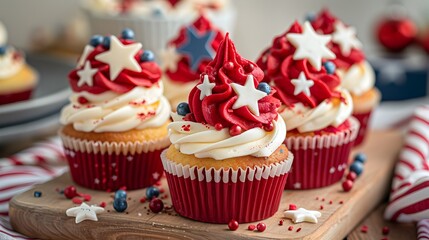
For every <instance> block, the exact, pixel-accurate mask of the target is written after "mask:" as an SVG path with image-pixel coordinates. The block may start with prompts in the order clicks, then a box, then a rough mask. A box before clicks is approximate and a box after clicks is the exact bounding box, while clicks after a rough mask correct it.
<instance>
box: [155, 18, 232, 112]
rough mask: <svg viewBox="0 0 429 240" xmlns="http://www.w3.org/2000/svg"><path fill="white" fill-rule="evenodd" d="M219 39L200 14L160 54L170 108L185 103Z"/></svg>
mask: <svg viewBox="0 0 429 240" xmlns="http://www.w3.org/2000/svg"><path fill="white" fill-rule="evenodd" d="M223 36H224V35H223V34H222V32H221V31H220V30H218V29H217V28H216V27H214V26H213V25H212V24H211V22H210V21H209V20H208V19H207V18H206V17H205V16H204V15H201V16H200V17H199V18H198V19H196V20H195V22H193V23H192V24H190V25H188V26H184V27H182V28H181V29H180V31H179V33H178V36H177V37H175V38H174V39H172V40H171V41H170V42H169V43H168V46H167V48H166V49H165V50H164V51H163V52H162V53H161V62H162V64H163V71H164V73H165V74H164V77H163V82H164V86H165V96H166V97H167V99H168V100H169V101H170V104H171V107H172V108H173V109H176V107H177V105H178V104H179V103H181V102H185V101H186V100H187V98H188V95H189V92H190V91H191V90H192V88H193V87H194V86H195V84H196V83H197V82H198V81H199V79H200V75H201V73H202V72H203V71H204V69H205V67H206V66H207V64H208V63H209V62H210V61H212V60H213V58H214V55H215V53H216V51H217V49H218V47H219V44H220V42H221V41H222V40H223Z"/></svg>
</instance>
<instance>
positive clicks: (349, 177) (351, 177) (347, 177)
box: [346, 172, 357, 182]
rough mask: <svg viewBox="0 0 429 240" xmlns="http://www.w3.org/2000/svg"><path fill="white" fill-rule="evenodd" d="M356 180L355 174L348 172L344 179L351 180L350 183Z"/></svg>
mask: <svg viewBox="0 0 429 240" xmlns="http://www.w3.org/2000/svg"><path fill="white" fill-rule="evenodd" d="M356 178H357V175H356V173H355V172H349V173H348V174H347V176H346V179H348V180H351V181H353V182H354V181H355V180H356Z"/></svg>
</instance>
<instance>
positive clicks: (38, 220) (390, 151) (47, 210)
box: [10, 131, 402, 239]
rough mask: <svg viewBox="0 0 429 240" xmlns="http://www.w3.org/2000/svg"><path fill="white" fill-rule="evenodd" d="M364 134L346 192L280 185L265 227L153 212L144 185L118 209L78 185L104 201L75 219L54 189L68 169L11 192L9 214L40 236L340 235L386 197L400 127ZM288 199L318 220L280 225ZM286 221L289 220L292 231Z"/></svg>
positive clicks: (108, 196) (16, 224) (65, 181)
mask: <svg viewBox="0 0 429 240" xmlns="http://www.w3.org/2000/svg"><path fill="white" fill-rule="evenodd" d="M367 140H368V141H367V142H366V144H365V145H364V146H363V147H362V148H361V149H356V150H355V151H359V152H364V153H366V154H367V156H368V161H367V163H366V164H365V171H364V172H363V174H362V175H361V176H360V177H359V178H358V179H357V181H356V182H355V184H354V187H353V189H352V190H351V191H350V192H348V193H346V192H343V190H342V187H341V183H337V184H334V185H332V186H330V187H326V188H322V189H316V190H306V191H284V194H283V198H282V201H281V205H280V208H279V211H278V212H277V213H276V214H275V215H274V216H273V217H271V218H269V219H266V220H264V221H263V222H264V223H265V224H266V225H267V229H266V230H265V231H264V232H257V231H249V230H247V227H248V225H249V224H241V225H240V227H239V229H238V230H237V231H230V230H228V227H227V225H226V224H207V223H200V222H196V221H193V220H189V219H186V218H183V217H180V216H178V215H177V214H176V213H175V212H174V211H173V210H169V211H167V212H162V213H158V214H154V213H152V212H150V211H149V210H148V209H149V207H148V203H147V202H146V203H140V201H139V200H140V198H142V197H144V196H145V190H137V191H130V192H128V196H129V197H130V200H129V201H128V209H127V210H126V212H125V213H118V212H116V211H115V210H113V206H112V201H113V199H112V195H113V194H112V193H105V192H98V191H92V190H88V189H85V188H82V187H78V191H79V192H82V193H89V194H91V195H92V197H93V198H92V200H91V201H90V204H99V203H101V202H103V201H104V202H106V203H107V206H106V208H105V210H106V211H105V212H104V213H101V214H99V216H98V222H93V221H83V222H81V223H79V224H75V219H74V218H72V217H67V216H66V214H65V212H66V209H68V208H71V207H74V206H76V205H75V204H73V203H72V201H71V200H68V199H66V198H65V197H64V196H63V195H61V194H59V193H58V191H57V189H63V188H64V187H66V186H68V185H72V184H73V182H72V181H71V179H70V176H69V175H68V174H65V175H63V176H61V177H59V178H56V179H54V180H52V181H50V182H47V183H44V184H41V185H37V186H35V187H34V188H33V189H32V190H29V191H27V192H25V193H22V194H20V195H18V196H15V197H14V198H13V200H12V201H11V202H10V218H11V222H12V226H13V228H14V229H15V230H16V231H18V232H20V233H23V234H25V235H28V236H31V237H36V238H43V239H95V238H96V239H125V238H126V239H142V238H150V239H154V238H155V239H167V238H170V239H251V238H253V239H262V238H270V239H343V238H344V237H345V236H347V234H348V233H350V232H351V231H352V230H353V229H354V228H355V226H357V225H358V223H359V222H360V221H361V220H362V219H364V217H365V216H367V215H369V214H370V213H371V212H372V211H373V210H374V209H375V208H376V206H378V205H379V203H381V202H382V200H383V199H384V198H385V196H386V194H387V192H388V190H389V188H390V180H391V175H392V172H393V168H394V162H395V159H396V156H397V154H398V152H399V149H400V147H401V144H402V137H401V135H400V133H399V132H395V131H390V132H387V131H385V132H372V133H371V134H370V136H369V139H367ZM161 187H162V188H164V189H165V190H166V191H165V193H164V194H162V195H166V194H167V195H168V189H167V184H166V180H165V178H164V179H163V182H162V185H161ZM34 191H40V192H42V197H40V198H35V197H34V196H33V194H34ZM185 194H192V193H185ZM164 203H166V204H168V205H170V204H171V200H170V198H169V197H167V198H166V199H164ZM289 204H295V205H297V206H298V207H304V208H306V209H309V210H318V211H320V212H321V213H322V217H321V218H319V223H317V224H312V223H298V224H293V223H292V222H291V221H290V220H288V219H285V220H284V223H283V225H282V226H280V225H279V221H280V220H281V219H284V218H283V211H284V210H286V209H288V206H289ZM321 206H322V207H323V209H321ZM255 224H257V223H255ZM289 226H293V230H292V231H290V230H289V229H288V228H289ZM298 229H300V230H299V231H297V230H298Z"/></svg>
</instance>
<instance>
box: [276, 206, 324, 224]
mask: <svg viewBox="0 0 429 240" xmlns="http://www.w3.org/2000/svg"><path fill="white" fill-rule="evenodd" d="M283 214H284V216H285V218H289V219H291V220H292V222H294V223H300V222H310V223H317V218H319V217H321V216H322V214H321V213H320V212H318V211H310V210H307V209H305V208H298V209H297V210H287V211H284V213H283Z"/></svg>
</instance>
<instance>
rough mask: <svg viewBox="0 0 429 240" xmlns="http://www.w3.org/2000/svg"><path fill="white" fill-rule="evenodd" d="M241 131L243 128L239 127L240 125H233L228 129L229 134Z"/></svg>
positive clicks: (232, 134)
mask: <svg viewBox="0 0 429 240" xmlns="http://www.w3.org/2000/svg"><path fill="white" fill-rule="evenodd" d="M242 132H243V129H241V127H240V126H238V125H234V126H232V127H231V128H230V129H229V135H231V136H237V135H240V134H241V133H242Z"/></svg>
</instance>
